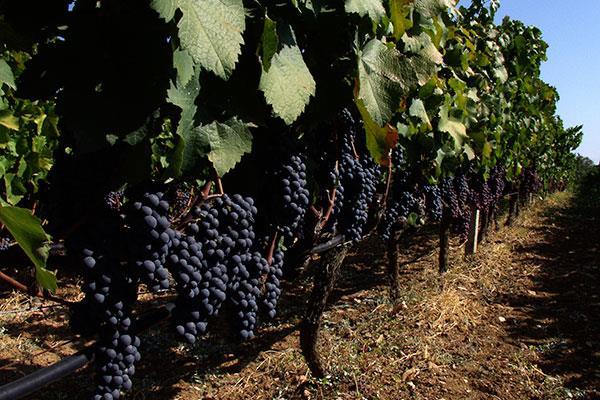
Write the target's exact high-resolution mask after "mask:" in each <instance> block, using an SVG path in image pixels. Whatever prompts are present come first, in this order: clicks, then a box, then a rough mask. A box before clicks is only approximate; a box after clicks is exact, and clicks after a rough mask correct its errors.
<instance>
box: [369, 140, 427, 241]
mask: <svg viewBox="0 0 600 400" xmlns="http://www.w3.org/2000/svg"><path fill="white" fill-rule="evenodd" d="M392 165H393V166H394V171H393V176H392V182H391V187H390V191H389V194H388V199H387V205H386V209H385V214H384V217H383V220H382V221H381V224H380V225H379V234H380V235H381V237H382V238H383V239H384V240H389V239H390V238H391V236H392V233H393V231H394V227H395V226H396V223H398V221H400V220H402V219H403V218H408V216H409V214H410V213H412V212H415V213H419V214H420V213H421V211H422V210H421V209H422V204H421V202H420V200H419V197H420V196H419V195H418V190H417V187H416V185H415V184H414V177H413V176H412V174H411V173H410V172H409V170H408V169H407V168H406V164H405V162H404V154H403V152H402V149H401V148H400V147H397V148H395V149H394V150H393V151H392Z"/></svg>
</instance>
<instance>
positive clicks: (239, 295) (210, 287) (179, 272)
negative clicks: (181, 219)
mask: <svg viewBox="0 0 600 400" xmlns="http://www.w3.org/2000/svg"><path fill="white" fill-rule="evenodd" d="M193 214H194V216H195V218H196V219H195V220H194V221H193V222H192V223H191V224H190V225H189V226H188V229H187V234H186V235H181V234H178V235H177V237H176V238H175V239H174V241H173V242H174V248H173V251H172V252H171V255H170V256H169V263H168V266H169V268H170V269H171V271H172V273H173V275H174V277H175V280H176V282H177V291H178V298H177V304H176V305H177V307H176V309H175V313H174V323H175V329H176V331H177V332H178V333H179V334H181V335H182V336H183V337H184V338H185V339H186V340H187V341H188V342H190V343H194V342H195V341H196V339H197V337H198V336H199V335H201V334H203V333H205V332H206V328H207V326H208V319H209V318H210V317H212V316H216V315H218V313H219V309H220V308H221V307H222V305H223V304H224V303H225V301H229V303H231V304H232V305H233V307H234V311H235V312H236V315H237V317H238V321H237V326H238V328H239V335H240V337H241V338H242V339H247V338H251V337H253V336H254V332H253V330H254V327H255V325H256V313H257V310H258V303H257V299H258V298H259V297H260V295H261V290H260V285H261V276H262V275H263V274H266V273H267V272H268V271H269V265H268V263H267V261H266V260H265V259H264V258H263V257H262V256H261V255H260V253H259V252H257V251H256V247H257V246H256V242H255V238H256V235H255V232H254V224H255V219H256V214H257V209H256V207H255V206H254V201H253V199H252V198H250V197H246V198H244V197H242V196H241V195H237V194H236V195H233V196H229V195H226V194H224V195H222V196H220V197H217V198H216V199H214V200H213V201H209V202H204V203H202V204H201V205H200V206H199V207H198V208H197V209H195V210H194V212H193Z"/></svg>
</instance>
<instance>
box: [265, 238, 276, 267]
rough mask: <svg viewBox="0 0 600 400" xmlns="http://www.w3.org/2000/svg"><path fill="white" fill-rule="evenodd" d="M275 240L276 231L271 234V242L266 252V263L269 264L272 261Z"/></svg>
mask: <svg viewBox="0 0 600 400" xmlns="http://www.w3.org/2000/svg"><path fill="white" fill-rule="evenodd" d="M276 242H277V231H275V234H274V235H273V239H272V240H271V244H270V245H269V253H268V254H267V263H269V265H271V264H272V263H273V253H274V252H275V243H276Z"/></svg>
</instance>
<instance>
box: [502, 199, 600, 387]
mask: <svg viewBox="0 0 600 400" xmlns="http://www.w3.org/2000/svg"><path fill="white" fill-rule="evenodd" d="M540 222H541V223H540V224H539V225H538V226H535V227H533V228H531V229H533V230H534V231H537V233H536V234H537V235H538V236H539V237H541V240H538V241H534V242H533V243H527V244H523V245H520V246H517V247H515V248H514V249H513V253H514V255H515V260H516V261H517V262H525V263H529V264H530V265H534V266H537V268H536V269H535V271H536V272H535V273H534V274H532V276H531V277H530V279H531V282H532V284H533V286H532V289H531V290H530V291H528V292H527V293H526V294H523V293H520V294H518V295H516V294H507V295H505V296H506V298H505V299H503V300H502V301H503V302H506V303H507V304H509V305H510V306H512V307H515V308H517V309H518V310H520V311H521V312H522V316H523V318H518V319H517V322H516V323H514V324H513V325H512V326H511V327H510V329H509V332H510V335H511V337H512V338H513V339H515V340H518V341H519V342H521V343H525V344H528V345H530V346H532V347H533V348H534V349H535V350H536V352H537V353H538V355H539V358H540V359H539V366H540V368H541V369H542V371H543V372H544V373H545V374H548V375H552V376H560V377H561V378H562V379H563V384H564V385H565V387H567V388H569V389H572V390H574V391H577V390H578V389H585V390H586V393H588V394H589V396H592V397H585V398H590V399H592V398H594V399H598V398H600V252H599V247H600V204H598V202H596V201H590V199H589V198H587V197H586V196H585V194H579V195H577V196H576V197H575V198H573V200H572V201H571V202H569V203H567V204H566V206H565V205H561V206H556V207H555V208H551V209H548V210H547V211H546V212H545V213H544V215H543V217H542V220H541V221H540ZM528 229H529V228H528Z"/></svg>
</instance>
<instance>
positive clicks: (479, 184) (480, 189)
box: [471, 175, 494, 210]
mask: <svg viewBox="0 0 600 400" xmlns="http://www.w3.org/2000/svg"><path fill="white" fill-rule="evenodd" d="M471 203H472V205H473V207H474V208H476V209H478V210H487V209H488V208H489V207H490V206H491V205H492V204H493V203H494V195H493V193H492V190H491V188H490V185H489V180H485V179H483V177H482V176H480V175H475V176H473V177H472V179H471Z"/></svg>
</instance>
